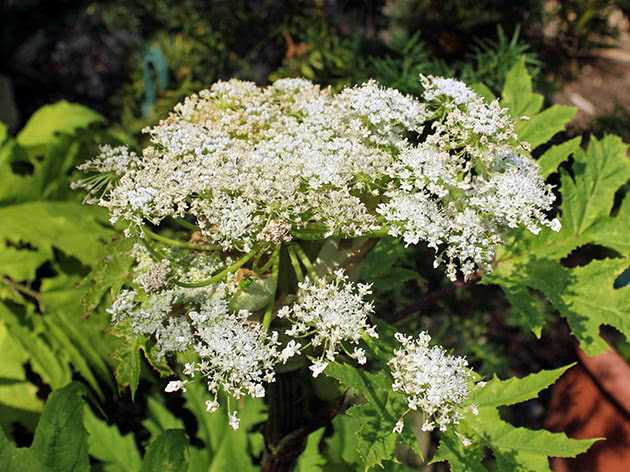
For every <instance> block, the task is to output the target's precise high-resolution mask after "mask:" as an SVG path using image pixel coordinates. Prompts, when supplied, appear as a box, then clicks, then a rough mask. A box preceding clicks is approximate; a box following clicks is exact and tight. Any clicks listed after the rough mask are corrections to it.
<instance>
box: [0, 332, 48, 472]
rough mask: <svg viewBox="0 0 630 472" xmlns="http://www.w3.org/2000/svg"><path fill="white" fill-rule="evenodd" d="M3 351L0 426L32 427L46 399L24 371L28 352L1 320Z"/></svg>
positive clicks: (0, 377) (1, 346)
mask: <svg viewBox="0 0 630 472" xmlns="http://www.w3.org/2000/svg"><path fill="white" fill-rule="evenodd" d="M0 353H2V362H0V426H4V427H8V426H9V425H11V423H13V422H19V423H21V424H22V425H24V426H26V427H27V428H29V429H31V430H33V429H35V425H36V424H37V420H38V418H39V413H41V411H42V408H43V402H42V401H41V400H40V399H39V398H38V397H37V387H36V386H35V385H33V384H31V383H30V382H28V381H27V380H26V376H25V374H24V368H23V364H25V363H26V362H27V361H28V353H27V352H26V351H24V349H22V347H21V346H20V344H19V343H18V342H17V340H15V339H13V336H11V333H10V332H9V330H8V329H7V327H6V325H5V323H3V322H2V321H0ZM0 470H1V469H0Z"/></svg>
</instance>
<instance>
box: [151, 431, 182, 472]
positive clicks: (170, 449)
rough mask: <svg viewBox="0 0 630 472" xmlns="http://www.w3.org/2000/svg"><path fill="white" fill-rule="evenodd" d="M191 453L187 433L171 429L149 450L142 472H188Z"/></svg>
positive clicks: (154, 442)
mask: <svg viewBox="0 0 630 472" xmlns="http://www.w3.org/2000/svg"><path fill="white" fill-rule="evenodd" d="M189 456H190V452H189V450H188V439H187V438H186V433H185V432H184V430H181V429H169V430H166V431H164V432H163V433H162V434H161V435H160V436H158V437H157V438H156V439H155V440H154V441H153V442H151V444H149V447H148V448H147V453H146V455H145V456H144V460H143V461H142V469H141V470H142V472H155V471H160V472H186V471H187V469H188V461H189Z"/></svg>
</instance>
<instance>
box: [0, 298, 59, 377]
mask: <svg viewBox="0 0 630 472" xmlns="http://www.w3.org/2000/svg"><path fill="white" fill-rule="evenodd" d="M0 320H2V321H3V322H4V323H5V325H6V327H7V330H8V331H9V333H11V336H12V339H14V340H15V341H16V342H17V343H19V345H20V348H21V349H22V350H23V351H24V352H26V353H27V354H28V357H29V360H30V362H31V364H32V366H33V370H34V371H35V372H37V373H38V374H39V375H41V376H42V378H43V379H44V381H45V382H47V383H48V384H49V385H50V386H51V387H53V388H61V387H62V386H64V385H65V384H67V383H68V382H70V379H71V372H70V369H69V368H68V367H67V366H66V365H65V364H64V363H63V362H60V360H59V359H58V358H57V356H56V355H55V353H54V352H53V351H52V350H51V348H50V347H49V345H48V344H47V343H46V342H45V341H44V340H43V339H42V337H41V336H39V335H37V334H36V333H34V332H33V331H32V330H31V329H29V328H27V327H26V326H24V325H23V324H22V320H20V319H19V318H18V316H17V315H16V314H15V313H13V312H12V311H11V310H10V309H9V308H8V307H7V306H6V305H4V304H3V303H0Z"/></svg>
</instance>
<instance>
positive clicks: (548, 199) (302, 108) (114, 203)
mask: <svg viewBox="0 0 630 472" xmlns="http://www.w3.org/2000/svg"><path fill="white" fill-rule="evenodd" d="M420 80H421V81H422V84H423V86H424V94H423V97H422V98H417V97H411V96H408V95H404V94H402V93H400V92H399V91H397V90H394V89H390V88H386V87H382V86H380V85H378V84H377V83H376V82H374V81H368V82H366V83H364V84H362V85H359V86H355V87H350V88H346V89H344V90H342V91H340V92H339V93H333V92H332V90H330V89H321V88H320V87H319V86H317V85H314V84H312V83H311V82H309V81H307V80H304V79H281V80H278V81H276V82H275V83H273V84H272V85H269V86H267V87H258V86H257V85H255V84H254V83H250V82H243V81H239V80H230V81H228V82H218V83H216V84H214V85H212V86H211V87H210V88H209V89H208V90H204V91H201V92H199V94H195V95H192V96H190V97H188V98H187V99H186V100H185V101H184V102H183V103H180V104H179V105H177V106H176V107H175V109H174V110H173V112H172V113H171V114H170V115H169V116H168V117H167V118H166V119H165V120H163V121H162V122H160V123H159V124H158V125H157V126H154V127H152V128H150V129H147V130H145V132H146V133H147V134H148V137H149V145H148V146H147V147H145V148H144V149H143V150H142V152H138V153H137V154H136V153H134V152H132V151H130V150H129V149H127V148H125V147H118V148H112V147H109V146H104V147H103V148H102V149H101V152H100V155H99V156H98V157H97V158H96V159H94V160H93V161H90V162H88V163H86V164H83V165H82V166H81V169H82V170H84V171H87V172H96V173H97V175H95V176H90V177H87V178H86V179H84V180H82V181H80V182H78V183H77V185H78V186H80V187H82V188H84V189H85V190H87V192H88V199H87V201H89V202H91V203H96V204H98V205H101V206H103V207H106V208H107V209H108V210H109V215H110V219H111V221H112V222H115V221H119V220H122V221H123V222H124V223H126V224H127V225H128V229H127V231H126V234H128V235H130V236H138V235H140V234H142V228H143V225H145V224H146V223H147V222H148V223H152V224H159V223H160V222H162V221H163V220H164V219H165V218H170V217H174V218H182V217H185V219H186V221H188V222H192V223H193V224H195V225H196V226H197V227H198V228H199V230H200V233H199V236H200V237H201V238H203V239H205V241H203V242H204V244H205V243H211V245H213V246H214V245H216V246H219V247H221V248H222V249H223V250H224V251H225V252H230V253H233V252H249V251H251V250H252V249H253V248H254V247H256V248H259V247H260V246H265V245H268V246H271V245H277V244H282V243H285V242H288V241H291V240H293V239H300V235H301V234H308V235H309V239H325V238H329V237H332V236H335V237H344V238H353V237H360V236H367V235H373V234H374V233H376V234H384V233H389V234H390V235H392V236H395V237H401V238H402V239H404V241H405V242H406V243H407V244H427V245H428V246H429V247H431V248H433V249H434V250H435V252H436V260H437V261H438V262H439V263H444V264H445V266H446V270H447V273H448V275H449V277H451V278H456V277H457V276H458V275H459V274H463V275H464V277H469V276H470V275H471V274H473V273H475V272H476V271H479V270H489V269H491V267H492V262H493V261H492V258H493V256H494V253H495V249H496V246H497V245H498V244H500V243H501V242H502V240H503V236H504V235H505V234H506V233H507V232H508V231H509V230H511V229H512V228H515V227H525V228H528V229H529V230H530V231H533V232H537V231H539V230H540V228H541V227H543V226H549V227H551V228H552V229H558V228H559V223H558V221H557V220H552V221H550V220H548V219H547V214H548V213H549V210H550V209H551V207H552V203H553V201H554V196H553V193H552V191H551V188H550V187H549V186H547V185H545V184H544V179H543V178H542V177H541V176H540V174H539V172H538V168H537V165H536V163H535V162H534V161H533V160H532V159H531V158H530V156H529V155H528V148H527V146H526V145H525V144H524V143H521V142H519V140H518V136H517V134H516V132H515V123H514V120H513V119H512V117H511V116H510V112H509V110H508V109H506V108H503V107H502V106H501V104H500V102H499V101H497V100H495V101H493V102H487V101H486V100H485V99H484V98H482V97H481V96H479V95H478V94H476V93H475V92H474V91H473V90H472V89H471V88H469V87H468V86H466V85H465V84H464V83H462V82H459V81H457V80H454V79H450V78H443V77H433V76H427V77H421V78H420ZM412 137H413V138H412ZM418 137H421V139H420V142H417V141H418ZM469 223H470V224H471V225H472V226H471V227H470V228H468V227H467V226H466V225H467V224H469ZM156 264H158V261H156ZM176 269H177V267H176V265H172V266H171V267H170V268H169V267H166V265H157V266H156V267H154V268H153V270H151V271H150V272H147V273H146V274H145V276H143V278H142V279H140V280H139V283H140V285H142V286H143V287H144V288H145V289H146V290H147V291H149V292H150V291H156V292H157V291H160V290H162V289H163V287H164V283H165V281H166V279H168V278H169V277H173V275H174V274H173V273H172V271H173V270H176ZM175 275H176V274H175ZM180 280H181V279H180Z"/></svg>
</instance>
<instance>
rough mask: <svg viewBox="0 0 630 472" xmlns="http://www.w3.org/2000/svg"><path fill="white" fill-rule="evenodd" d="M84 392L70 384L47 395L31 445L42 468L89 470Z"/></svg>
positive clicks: (70, 471) (57, 471)
mask: <svg viewBox="0 0 630 472" xmlns="http://www.w3.org/2000/svg"><path fill="white" fill-rule="evenodd" d="M84 393H85V387H83V386H82V385H81V384H78V383H71V384H69V385H67V386H66V387H64V388H62V389H60V390H56V391H54V392H53V393H52V394H51V395H50V397H49V398H48V401H47V402H46V406H45V408H44V412H43V413H42V416H41V418H40V420H39V423H38V425H37V429H36V430H35V437H34V438H33V444H32V446H31V449H32V450H33V452H34V455H35V457H36V458H37V460H38V462H39V463H41V464H42V466H43V467H44V470H46V471H50V472H82V471H85V472H87V471H89V470H90V461H89V458H88V443H87V432H86V430H85V427H84V426H83V407H84V405H85V402H84V401H83V398H82V397H83V395H84Z"/></svg>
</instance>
